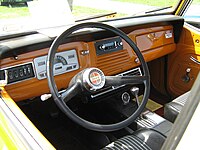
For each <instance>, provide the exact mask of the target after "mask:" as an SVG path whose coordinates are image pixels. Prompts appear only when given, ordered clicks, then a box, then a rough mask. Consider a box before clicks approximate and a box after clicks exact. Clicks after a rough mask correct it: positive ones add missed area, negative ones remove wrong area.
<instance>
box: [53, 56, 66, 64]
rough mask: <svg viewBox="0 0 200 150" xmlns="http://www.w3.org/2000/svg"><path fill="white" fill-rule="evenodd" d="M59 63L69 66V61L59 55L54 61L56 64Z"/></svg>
mask: <svg viewBox="0 0 200 150" xmlns="http://www.w3.org/2000/svg"><path fill="white" fill-rule="evenodd" d="M57 63H62V65H67V60H66V59H65V58H64V57H62V56H60V55H57V56H56V58H55V59H54V64H57Z"/></svg>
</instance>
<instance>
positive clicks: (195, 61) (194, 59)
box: [190, 56, 200, 65]
mask: <svg viewBox="0 0 200 150" xmlns="http://www.w3.org/2000/svg"><path fill="white" fill-rule="evenodd" d="M190 60H191V61H193V62H194V63H196V64H198V65H200V61H198V60H197V59H196V58H194V57H192V56H190Z"/></svg>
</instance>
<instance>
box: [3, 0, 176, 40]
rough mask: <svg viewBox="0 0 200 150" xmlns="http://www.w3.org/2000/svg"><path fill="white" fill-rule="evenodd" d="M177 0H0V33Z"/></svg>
mask: <svg viewBox="0 0 200 150" xmlns="http://www.w3.org/2000/svg"><path fill="white" fill-rule="evenodd" d="M178 1H179V0H167V1H166V0H157V1H153V0H0V4H1V5H0V19H1V22H0V36H5V35H10V34H17V33H25V32H29V31H37V30H39V29H44V28H49V27H55V26H64V25H71V24H74V23H76V22H80V21H88V20H89V21H100V20H107V19H115V18H119V17H130V16H136V15H145V14H152V13H153V14H156V13H160V12H170V11H173V10H174V8H175V6H176V5H177V3H178Z"/></svg>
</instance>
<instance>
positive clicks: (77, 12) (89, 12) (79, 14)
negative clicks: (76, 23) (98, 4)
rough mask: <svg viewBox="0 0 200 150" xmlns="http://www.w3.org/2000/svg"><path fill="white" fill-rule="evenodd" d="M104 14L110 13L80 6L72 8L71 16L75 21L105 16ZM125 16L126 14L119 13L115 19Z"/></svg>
mask: <svg viewBox="0 0 200 150" xmlns="http://www.w3.org/2000/svg"><path fill="white" fill-rule="evenodd" d="M105 13H112V12H111V11H108V10H103V9H94V8H88V7H82V6H74V7H73V11H72V14H73V16H75V19H80V18H87V17H90V16H93V15H97V14H105ZM125 15H126V14H122V13H119V14H117V15H116V17H122V16H125Z"/></svg>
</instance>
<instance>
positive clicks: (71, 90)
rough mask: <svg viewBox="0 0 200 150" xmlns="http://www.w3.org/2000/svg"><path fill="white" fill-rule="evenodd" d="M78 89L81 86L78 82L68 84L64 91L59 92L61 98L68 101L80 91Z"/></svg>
mask: <svg viewBox="0 0 200 150" xmlns="http://www.w3.org/2000/svg"><path fill="white" fill-rule="evenodd" d="M80 89H81V88H80V86H79V84H78V83H75V84H73V85H71V86H69V87H68V88H67V90H66V91H65V92H63V93H61V94H60V97H61V100H62V101H64V102H68V101H69V100H71V99H72V98H73V97H74V96H76V95H77V94H78V93H79V92H80Z"/></svg>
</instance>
